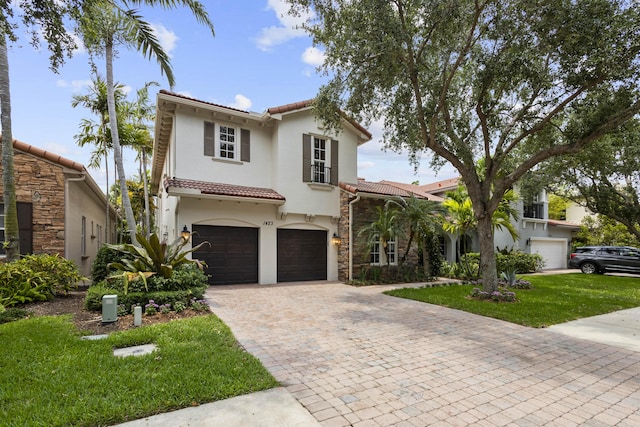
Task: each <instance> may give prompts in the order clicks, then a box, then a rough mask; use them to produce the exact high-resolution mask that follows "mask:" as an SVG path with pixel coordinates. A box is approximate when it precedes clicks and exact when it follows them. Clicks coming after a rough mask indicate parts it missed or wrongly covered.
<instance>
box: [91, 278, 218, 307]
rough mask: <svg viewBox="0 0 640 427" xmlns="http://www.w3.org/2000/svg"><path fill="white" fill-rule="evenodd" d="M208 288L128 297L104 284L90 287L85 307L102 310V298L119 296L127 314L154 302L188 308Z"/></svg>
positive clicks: (119, 303)
mask: <svg viewBox="0 0 640 427" xmlns="http://www.w3.org/2000/svg"><path fill="white" fill-rule="evenodd" d="M205 290H206V286H194V287H192V288H190V289H186V290H181V291H155V292H128V293H127V294H126V295H125V294H124V292H123V291H122V290H118V289H115V288H112V287H108V286H106V284H105V283H104V282H102V283H99V284H96V285H93V286H90V287H89V289H88V290H87V296H86V297H85V300H84V307H85V308H86V309H87V310H90V311H101V310H102V297H103V296H104V295H118V305H123V306H124V307H123V310H124V311H126V312H127V313H130V312H131V307H132V306H134V305H140V306H141V307H144V306H145V305H147V304H148V303H149V301H150V300H153V301H154V302H155V303H156V304H158V305H162V304H171V306H172V307H173V306H175V305H176V303H182V304H184V305H185V306H188V305H189V304H190V303H191V300H192V299H194V298H195V299H196V300H199V299H202V298H203V297H204V291H205Z"/></svg>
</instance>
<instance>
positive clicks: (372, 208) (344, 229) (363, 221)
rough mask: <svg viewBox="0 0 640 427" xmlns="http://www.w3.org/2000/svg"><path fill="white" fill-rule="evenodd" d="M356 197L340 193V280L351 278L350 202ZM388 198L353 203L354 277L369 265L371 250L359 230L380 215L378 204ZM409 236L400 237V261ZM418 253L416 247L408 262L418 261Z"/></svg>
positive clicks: (367, 199)
mask: <svg viewBox="0 0 640 427" xmlns="http://www.w3.org/2000/svg"><path fill="white" fill-rule="evenodd" d="M353 199H354V197H353V196H351V197H350V195H349V193H347V192H345V191H341V193H340V224H339V226H338V230H339V232H340V237H341V238H342V244H341V245H340V250H339V252H338V280H342V281H346V280H349V202H350V201H351V200H353ZM385 203H386V199H371V198H362V199H360V200H358V201H357V202H356V203H355V204H354V205H353V239H354V245H353V278H354V279H357V278H358V275H359V273H360V270H361V268H362V267H365V266H368V265H369V250H368V248H367V247H366V243H365V238H364V237H360V238H358V232H359V231H360V230H361V229H362V228H363V227H365V226H366V225H368V224H370V223H371V222H373V221H375V219H376V217H377V216H378V212H377V209H376V208H377V206H384V204H385ZM407 243H408V242H407V238H399V239H398V243H397V245H398V261H399V260H400V259H401V258H402V256H403V255H404V251H405V249H406V247H407ZM417 262H418V254H417V253H416V250H415V247H413V248H412V250H411V252H410V253H409V255H408V257H407V263H413V264H415V263H417Z"/></svg>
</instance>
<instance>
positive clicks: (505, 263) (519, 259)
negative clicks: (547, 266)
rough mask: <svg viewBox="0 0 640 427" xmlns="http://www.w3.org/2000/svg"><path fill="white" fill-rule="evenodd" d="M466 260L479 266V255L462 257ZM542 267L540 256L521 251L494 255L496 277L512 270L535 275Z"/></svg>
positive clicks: (471, 254) (542, 261) (475, 253)
mask: <svg viewBox="0 0 640 427" xmlns="http://www.w3.org/2000/svg"><path fill="white" fill-rule="evenodd" d="M465 257H466V258H467V259H468V260H469V262H470V263H471V264H474V265H479V264H480V254H479V253H477V252H470V253H467V254H466V255H464V256H463V261H462V262H461V263H464V258H465ZM542 267H544V260H543V259H542V255H540V254H527V253H524V252H522V251H511V252H508V253H496V269H497V270H498V271H497V272H498V275H500V274H501V273H502V272H506V271H510V270H514V269H515V272H516V273H518V274H526V273H535V272H536V271H538V270H540V269H541V268H542Z"/></svg>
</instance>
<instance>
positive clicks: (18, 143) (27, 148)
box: [0, 135, 86, 172]
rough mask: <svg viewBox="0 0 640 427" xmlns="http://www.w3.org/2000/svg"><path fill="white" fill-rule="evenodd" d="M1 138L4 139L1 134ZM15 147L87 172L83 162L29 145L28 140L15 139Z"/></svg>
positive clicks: (66, 166) (61, 164)
mask: <svg viewBox="0 0 640 427" xmlns="http://www.w3.org/2000/svg"><path fill="white" fill-rule="evenodd" d="M0 140H2V136H1V135H0ZM13 148H14V149H16V150H18V151H22V152H23V153H28V154H31V155H34V156H36V157H40V158H41V159H44V160H48V161H50V162H53V163H56V164H58V165H60V166H63V167H65V168H69V169H74V170H77V171H78V172H86V171H85V168H84V166H83V165H82V164H81V163H78V162H74V161H73V160H69V159H67V158H65V157H62V156H61V155H59V154H55V153H52V152H51V151H46V150H43V149H42V148H38V147H34V146H33V145H29V144H27V143H26V142H22V141H18V140H17V139H14V140H13Z"/></svg>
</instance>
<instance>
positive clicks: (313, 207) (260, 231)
mask: <svg viewBox="0 0 640 427" xmlns="http://www.w3.org/2000/svg"><path fill="white" fill-rule="evenodd" d="M342 126H343V131H342V132H341V133H340V134H337V135H335V134H332V133H328V132H326V131H325V130H323V129H322V128H321V127H320V125H319V123H318V122H316V120H315V119H314V116H313V113H312V111H311V101H303V102H298V103H295V104H288V105H284V106H280V107H275V108H269V109H268V110H267V111H265V112H264V113H252V112H247V111H241V110H238V109H234V108H229V107H225V106H222V105H217V104H213V103H210V102H205V101H201V100H197V99H193V98H190V97H186V96H182V95H178V94H175V93H171V92H167V91H160V92H159V94H158V96H157V114H156V125H155V129H156V134H155V142H154V159H153V169H152V181H151V185H152V192H153V193H154V194H157V196H158V221H157V224H158V227H159V230H160V235H161V236H163V237H164V238H165V239H168V240H173V239H175V238H177V237H178V235H179V233H180V231H181V230H183V229H184V228H185V227H186V228H187V230H189V231H191V232H192V233H193V244H194V245H196V244H198V243H199V242H202V241H207V242H209V244H210V245H205V246H203V247H202V248H201V250H199V251H197V252H195V253H193V254H192V257H193V258H197V259H201V260H203V261H205V262H206V263H207V265H208V267H207V272H208V273H209V274H210V275H211V277H210V283H211V284H234V283H260V284H270V283H276V282H290V281H298V280H337V279H338V264H339V262H338V252H339V250H340V249H341V248H342V247H344V246H345V244H346V243H347V239H346V237H345V236H344V235H343V234H342V231H341V230H342V224H341V221H342V216H341V205H340V195H341V192H340V188H339V186H338V184H339V183H340V182H357V163H356V162H357V148H358V146H359V145H361V144H363V143H365V142H367V141H369V140H370V139H371V134H370V133H369V132H368V131H367V130H366V129H364V128H363V127H362V126H360V125H359V124H357V123H355V122H353V121H351V120H348V119H344V120H343V121H342ZM334 237H335V238H334ZM338 240H342V242H341V243H340V244H338Z"/></svg>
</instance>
